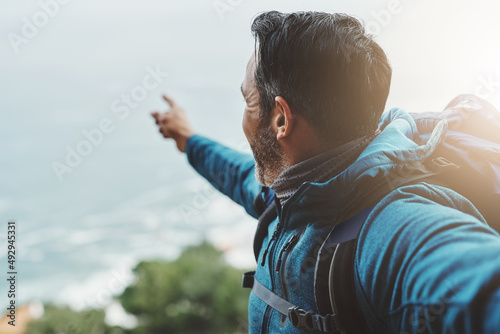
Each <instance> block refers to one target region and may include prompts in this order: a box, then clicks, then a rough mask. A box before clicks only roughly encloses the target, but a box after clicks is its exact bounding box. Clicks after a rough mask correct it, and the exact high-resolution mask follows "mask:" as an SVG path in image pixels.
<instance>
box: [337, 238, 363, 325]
mask: <svg viewBox="0 0 500 334" xmlns="http://www.w3.org/2000/svg"><path fill="white" fill-rule="evenodd" d="M357 241H358V240H357V238H356V239H354V240H350V241H347V242H343V243H341V244H339V245H338V246H337V249H336V251H335V254H334V257H333V259H332V265H331V267H330V280H329V283H330V286H329V291H330V296H331V297H332V298H331V307H332V308H333V309H336V310H338V311H337V312H338V313H337V314H338V316H339V320H340V323H341V324H342V326H343V327H344V329H345V331H346V333H356V334H365V333H370V330H369V328H368V325H367V324H366V321H365V318H364V316H363V314H362V313H361V309H360V307H359V303H358V301H357V298H356V291H355V287H354V256H355V254H356V245H357Z"/></svg>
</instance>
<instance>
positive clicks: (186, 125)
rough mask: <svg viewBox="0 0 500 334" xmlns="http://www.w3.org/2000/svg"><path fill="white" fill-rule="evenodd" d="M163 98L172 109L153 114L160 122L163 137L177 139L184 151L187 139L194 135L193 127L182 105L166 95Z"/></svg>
mask: <svg viewBox="0 0 500 334" xmlns="http://www.w3.org/2000/svg"><path fill="white" fill-rule="evenodd" d="M163 99H164V100H165V101H167V103H168V105H169V106H170V110H168V111H166V112H164V113H159V112H152V113H151V116H153V118H154V119H155V121H156V124H158V127H159V130H160V133H161V134H162V135H163V137H165V138H172V139H173V140H175V142H176V144H177V148H178V149H179V151H181V152H184V151H185V150H186V142H187V140H188V139H189V137H191V136H192V135H194V131H193V128H192V127H191V123H190V122H189V120H188V118H187V114H186V112H185V111H184V109H183V108H182V107H180V106H179V105H178V104H177V103H175V101H174V100H172V99H171V98H170V97H168V96H166V95H163Z"/></svg>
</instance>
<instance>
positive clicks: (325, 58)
mask: <svg viewBox="0 0 500 334" xmlns="http://www.w3.org/2000/svg"><path fill="white" fill-rule="evenodd" d="M252 33H253V34H254V36H255V38H256V41H257V42H258V49H257V54H256V59H257V67H256V71H255V79H256V84H257V89H258V91H259V95H260V108H261V113H262V115H261V116H262V118H263V120H264V121H266V120H267V116H268V115H269V114H270V112H271V110H272V109H273V108H274V106H275V97H276V96H282V97H283V98H284V99H285V100H286V101H287V102H288V104H289V105H290V107H291V109H292V111H293V112H294V113H297V114H299V115H301V116H302V117H304V119H305V120H306V121H307V122H308V123H309V124H310V125H311V126H312V127H313V128H314V130H315V131H316V132H317V134H318V136H319V137H320V138H321V139H322V140H324V141H325V142H329V143H338V144H342V143H344V142H347V141H349V140H352V139H354V138H357V137H361V136H363V135H366V134H370V133H372V132H373V131H375V129H376V128H377V124H378V120H379V118H380V115H381V114H382V112H383V110H384V108H385V103H386V100H387V96H388V94H389V87H390V82H391V73H392V70H391V67H390V65H389V63H388V60H387V57H386V55H385V53H384V51H383V50H382V48H381V47H380V46H379V45H378V44H377V43H376V42H375V41H374V40H373V39H372V37H371V36H370V35H368V34H366V32H365V29H364V27H363V25H362V24H361V23H360V22H359V21H358V20H357V19H355V18H353V17H351V16H349V15H346V14H329V13H322V12H299V13H291V14H284V13H280V12H276V11H272V12H266V13H263V14H260V15H259V16H258V17H256V18H255V20H254V22H253V24H252Z"/></svg>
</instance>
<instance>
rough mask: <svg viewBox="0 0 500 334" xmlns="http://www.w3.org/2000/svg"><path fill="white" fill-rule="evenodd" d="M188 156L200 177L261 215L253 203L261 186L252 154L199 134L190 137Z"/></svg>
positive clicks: (247, 210) (248, 210) (249, 210)
mask: <svg viewBox="0 0 500 334" xmlns="http://www.w3.org/2000/svg"><path fill="white" fill-rule="evenodd" d="M186 155H187V159H188V161H189V163H190V164H191V166H193V168H194V169H195V170H196V171H197V172H198V173H199V174H200V175H201V176H203V177H204V178H205V179H206V180H207V181H208V182H210V183H211V184H212V185H213V186H214V187H215V188H216V189H217V190H219V191H220V192H222V193H223V194H224V195H227V196H229V198H231V199H232V200H233V201H234V202H236V203H238V204H240V205H241V206H243V207H244V208H245V210H246V212H247V213H248V214H249V215H251V216H252V217H254V218H258V214H257V212H256V210H255V208H254V205H253V203H254V199H255V197H256V196H257V195H258V194H259V193H260V190H261V187H262V186H261V185H260V184H259V183H258V182H257V180H256V178H255V174H254V169H255V164H254V159H253V156H252V155H250V154H245V153H242V152H239V151H236V150H233V149H230V148H228V147H226V146H224V145H221V144H219V143H217V142H215V141H213V140H210V139H208V138H206V137H203V136H200V135H194V136H191V137H190V138H189V139H188V141H187V143H186Z"/></svg>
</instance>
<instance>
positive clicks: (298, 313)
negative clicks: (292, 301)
mask: <svg viewBox="0 0 500 334" xmlns="http://www.w3.org/2000/svg"><path fill="white" fill-rule="evenodd" d="M312 315H313V313H312V312H311V311H306V310H303V309H301V308H299V307H297V306H295V307H290V308H289V309H288V319H290V322H291V323H292V325H293V327H295V328H298V329H307V330H313V329H314V328H313V322H312Z"/></svg>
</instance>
